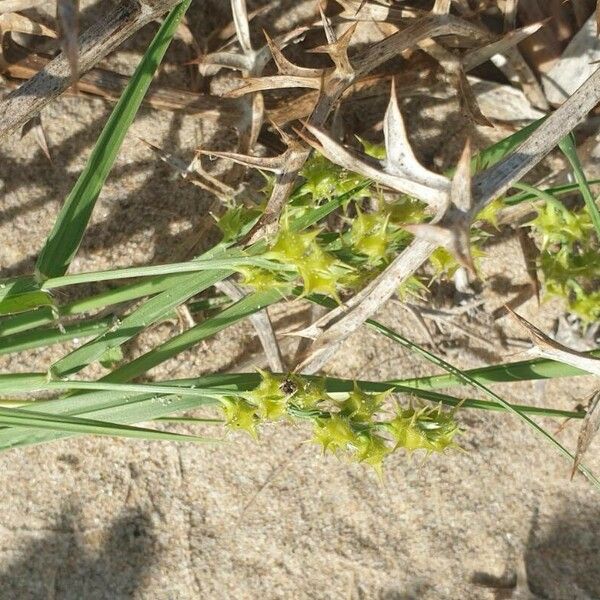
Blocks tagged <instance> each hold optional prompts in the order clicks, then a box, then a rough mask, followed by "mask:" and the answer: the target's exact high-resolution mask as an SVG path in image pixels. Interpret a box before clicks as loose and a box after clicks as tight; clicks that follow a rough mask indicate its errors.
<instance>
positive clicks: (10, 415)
mask: <svg viewBox="0 0 600 600" xmlns="http://www.w3.org/2000/svg"><path fill="white" fill-rule="evenodd" d="M0 425H5V426H6V425H8V426H17V427H26V428H28V429H31V428H33V429H44V430H50V431H59V432H63V433H71V434H79V435H108V436H111V437H125V438H135V439H142V440H162V441H169V442H215V441H218V440H211V439H208V438H203V437H199V436H190V435H184V434H178V433H171V432H168V431H157V430H155V429H147V428H145V427H132V426H130V425H123V424H117V423H110V422H107V421H97V420H94V419H86V418H81V417H67V416H64V415H62V416H56V415H52V414H48V413H44V412H39V411H32V410H22V409H19V408H2V407H0Z"/></svg>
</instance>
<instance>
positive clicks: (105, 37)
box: [0, 0, 178, 139]
mask: <svg viewBox="0 0 600 600" xmlns="http://www.w3.org/2000/svg"><path fill="white" fill-rule="evenodd" d="M177 3H178V0H127V1H125V2H121V3H119V5H118V6H117V7H116V8H115V9H114V10H113V11H111V12H110V13H108V14H107V15H106V17H104V18H103V19H101V20H100V21H99V22H98V23H96V24H95V25H93V26H92V27H90V28H89V29H88V30H87V31H85V32H84V33H83V34H82V35H81V36H80V37H79V43H78V54H79V65H78V66H79V72H80V73H83V72H85V71H87V70H88V69H90V68H91V67H93V66H94V65H95V64H96V63H98V62H99V61H100V60H102V59H103V58H104V57H105V56H106V55H107V54H108V53H109V52H110V51H111V50H114V49H115V48H116V47H117V46H118V45H119V44H120V43H121V42H123V41H124V40H126V39H127V38H128V37H129V36H131V35H132V34H133V33H135V32H136V31H137V30H138V29H140V27H142V26H144V25H145V24H146V23H149V22H150V21H152V20H153V19H156V18H157V17H159V16H161V15H162V14H163V13H165V12H166V11H167V10H169V9H170V8H172V7H173V6H175V5H176V4H177ZM71 84H72V80H71V69H70V65H69V60H68V58H67V57H66V56H65V54H64V53H61V54H59V55H58V56H57V57H56V58H55V59H53V60H52V61H50V62H49V63H48V64H47V65H46V67H45V68H44V69H43V70H42V71H40V72H39V73H38V74H37V75H35V76H34V77H32V78H31V79H30V80H29V81H27V82H26V83H24V84H23V85H22V86H21V87H19V88H18V89H16V90H15V91H13V92H11V93H10V94H9V95H8V96H7V97H6V98H4V99H3V100H2V101H0V139H2V138H3V137H5V136H6V135H8V134H9V133H11V132H13V131H16V130H18V129H19V128H20V127H22V126H23V125H24V124H25V123H26V122H27V121H28V120H29V119H30V118H31V117H32V116H33V115H35V114H37V113H38V112H39V111H40V110H41V109H42V108H44V106H46V105H47V104H49V103H50V102H51V101H52V100H54V98H56V97H58V96H60V95H61V94H62V93H63V92H65V91H66V90H67V89H68V88H69V86H70V85H71Z"/></svg>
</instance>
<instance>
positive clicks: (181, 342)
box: [103, 289, 281, 381]
mask: <svg viewBox="0 0 600 600" xmlns="http://www.w3.org/2000/svg"><path fill="white" fill-rule="evenodd" d="M278 300H281V294H280V293H279V291H278V290H276V289H271V290H264V291H258V292H254V293H251V294H248V295H247V296H246V297H244V298H242V299H241V300H240V301H239V302H236V303H235V304H232V305H231V306H229V307H228V308H226V309H224V310H222V311H221V312H219V313H218V314H217V315H215V316H213V317H211V318H209V319H206V320H205V321H203V322H202V323H199V324H198V325H196V326H195V327H192V328H190V329H188V330H187V331H184V332H183V333H181V334H179V335H177V336H174V337H172V338H171V339H170V340H168V341H166V342H165V343H163V344H161V345H159V346H157V347H156V348H153V349H152V350H150V351H149V352H147V353H146V354H143V355H142V356H140V357H138V358H137V359H135V360H133V361H131V362H130V363H128V364H126V365H123V366H122V367H120V368H118V369H116V370H114V371H113V372H112V373H109V374H108V375H107V376H106V377H104V378H103V381H128V380H130V379H133V378H134V377H137V376H139V375H142V374H143V373H145V372H146V371H148V370H149V369H151V368H152V367H155V366H156V365H159V364H160V363H162V362H164V361H166V360H168V359H170V358H173V357H174V356H176V355H177V354H180V353H181V352H183V351H185V350H187V349H189V348H191V347H193V346H195V345H196V344H198V343H199V342H201V341H202V340H204V339H206V338H207V337H209V336H211V335H214V334H215V333H217V332H218V331H221V330H223V329H225V328H226V327H229V326H230V325H232V324H233V323H237V322H238V321H241V320H242V319H245V318H246V317H249V316H250V315H252V314H254V313H255V312H257V311H259V310H260V309H262V308H265V307H266V306H269V305H270V304H274V303H275V302H277V301H278Z"/></svg>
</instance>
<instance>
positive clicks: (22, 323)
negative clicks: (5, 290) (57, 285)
mask: <svg viewBox="0 0 600 600" xmlns="http://www.w3.org/2000/svg"><path fill="white" fill-rule="evenodd" d="M184 277H185V275H181V274H175V275H163V276H160V277H152V278H148V279H146V280H142V281H137V282H135V283H132V284H128V285H122V286H120V287H116V288H113V289H110V290H105V291H103V292H100V293H99V294H94V295H93V296H88V297H87V298H78V299H77V300H74V301H72V302H69V303H68V304H65V305H64V306H55V307H53V308H47V307H41V308H38V309H36V310H31V311H29V312H26V313H21V314H18V315H13V316H10V317H6V318H5V319H2V320H0V336H2V335H14V334H16V333H21V332H23V331H27V330H29V329H34V328H36V327H41V326H43V325H48V324H51V323H55V322H56V319H57V317H70V316H73V315H78V314H81V313H86V312H92V311H95V310H100V309H104V308H107V307H109V306H113V305H115V304H121V303H123V302H128V301H130V300H137V299H138V298H143V297H144V296H152V295H154V294H158V293H160V292H164V291H165V290H168V289H170V288H172V287H177V286H178V285H179V282H180V281H182V279H183V278H184Z"/></svg>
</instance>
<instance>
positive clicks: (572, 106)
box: [297, 70, 600, 373]
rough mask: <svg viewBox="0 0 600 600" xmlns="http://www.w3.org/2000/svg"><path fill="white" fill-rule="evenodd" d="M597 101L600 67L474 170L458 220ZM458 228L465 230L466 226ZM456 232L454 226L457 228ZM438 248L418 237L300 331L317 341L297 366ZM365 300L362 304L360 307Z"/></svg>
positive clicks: (324, 351) (321, 354)
mask: <svg viewBox="0 0 600 600" xmlns="http://www.w3.org/2000/svg"><path fill="white" fill-rule="evenodd" d="M598 102H600V70H598V71H596V72H595V73H594V75H592V77H590V78H589V79H588V80H587V81H586V82H585V83H584V84H583V85H582V86H581V87H580V88H579V90H577V91H576V92H575V94H573V96H571V98H569V99H568V100H567V101H566V102H565V103H564V104H563V105H562V106H561V107H560V108H559V109H558V110H557V111H556V112H554V113H553V114H552V115H550V116H549V117H548V118H547V119H546V121H545V122H544V123H542V125H540V127H538V129H537V130H536V131H535V132H534V133H533V134H532V135H531V136H530V137H529V138H528V139H527V140H526V141H525V142H524V143H523V144H521V146H520V147H519V148H517V149H516V150H515V151H514V152H512V153H511V154H509V155H508V156H507V157H506V158H504V159H503V160H502V161H500V162H499V163H497V164H496V165H495V166H493V167H491V168H489V169H487V170H486V171H483V172H482V173H480V174H479V175H477V176H476V177H475V178H474V180H473V184H472V186H471V197H472V199H471V202H470V207H469V209H468V212H467V213H466V215H462V216H461V217H460V219H461V220H462V221H463V223H462V225H463V226H464V223H465V222H466V223H470V222H471V221H472V220H473V219H474V217H475V216H476V215H477V214H478V213H479V212H480V211H481V210H482V209H483V208H485V206H486V205H487V204H488V203H489V202H491V201H492V200H493V199H494V198H497V197H498V196H499V195H500V194H502V193H504V192H505V191H507V190H508V189H509V188H510V186H511V185H512V184H513V183H515V182H516V181H518V180H519V179H521V177H523V175H525V174H526V173H527V172H528V171H529V170H530V169H532V168H533V167H534V166H535V165H536V164H537V163H538V162H539V161H541V160H542V159H543V158H544V157H545V156H546V155H547V154H548V153H549V152H550V151H551V150H552V149H553V148H554V147H555V146H556V144H557V143H558V142H559V141H560V140H561V139H562V138H563V137H564V136H565V135H566V134H568V133H569V132H570V131H571V130H572V129H573V128H574V127H575V126H576V125H577V124H578V123H579V122H580V121H581V120H582V119H583V118H584V117H585V116H586V115H587V113H588V112H589V111H590V110H591V109H592V108H594V106H595V105H596V104H597V103H598ZM463 226H461V229H462V231H463V234H464V227H463ZM461 229H459V230H458V231H460V230H461ZM455 231H457V230H455ZM437 247H438V244H437V243H434V242H433V241H431V238H430V239H429V240H428V239H416V240H415V241H413V242H412V243H411V244H410V245H409V246H408V247H407V248H406V249H405V250H404V252H402V253H401V254H400V255H399V256H398V257H397V258H396V259H395V260H394V261H393V262H392V263H391V264H390V266H389V267H388V268H387V269H386V270H385V271H384V272H383V273H382V274H381V275H379V277H378V278H377V279H375V280H374V281H373V282H372V283H371V284H369V285H368V286H367V287H366V288H365V289H363V290H361V291H360V292H359V293H358V294H356V295H355V296H354V297H353V298H351V299H350V300H349V301H348V302H347V303H346V304H345V305H343V306H341V307H339V308H336V309H334V310H333V311H331V312H330V313H328V314H327V315H326V316H325V317H324V318H323V319H321V320H320V321H319V322H317V323H315V324H314V326H313V327H310V328H307V330H304V331H302V332H299V333H300V334H301V335H307V336H308V337H311V338H313V339H314V340H315V342H314V343H313V346H312V348H311V349H310V353H309V354H308V356H307V358H305V360H303V361H302V363H301V364H300V365H298V366H297V369H298V370H301V371H303V372H308V373H312V372H316V371H318V370H319V369H320V368H321V367H322V366H323V365H324V364H325V362H326V361H327V360H328V359H329V358H330V357H331V356H332V355H333V354H334V353H335V351H336V349H337V348H338V347H339V345H340V343H341V342H342V341H343V340H344V339H346V338H347V337H348V336H349V335H350V334H351V333H353V332H354V331H356V329H358V327H360V325H362V323H364V321H365V320H366V319H368V318H369V317H370V316H371V315H372V314H374V313H375V312H376V311H377V310H378V309H379V308H380V307H381V306H382V305H383V304H384V303H385V302H386V301H387V300H388V299H389V298H390V297H391V295H392V294H393V293H394V291H395V289H397V287H398V286H399V285H400V284H401V283H402V282H403V281H405V280H406V279H407V278H408V277H409V276H410V275H412V274H413V273H414V272H415V271H416V270H417V269H418V268H419V267H420V266H421V265H422V264H423V263H424V262H425V261H426V260H427V259H428V258H429V256H430V255H431V253H432V252H433V250H435V249H436V248H437ZM363 305H364V306H363Z"/></svg>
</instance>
